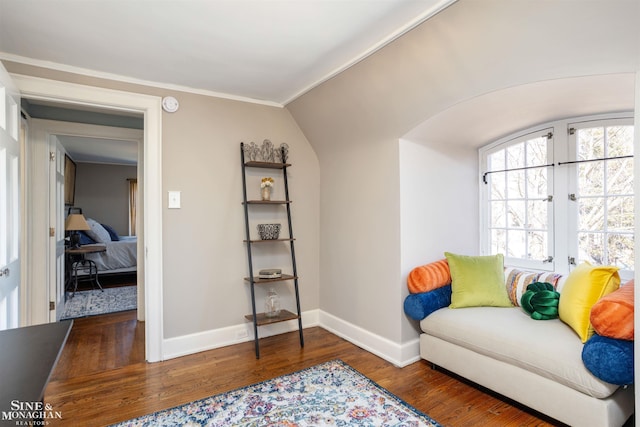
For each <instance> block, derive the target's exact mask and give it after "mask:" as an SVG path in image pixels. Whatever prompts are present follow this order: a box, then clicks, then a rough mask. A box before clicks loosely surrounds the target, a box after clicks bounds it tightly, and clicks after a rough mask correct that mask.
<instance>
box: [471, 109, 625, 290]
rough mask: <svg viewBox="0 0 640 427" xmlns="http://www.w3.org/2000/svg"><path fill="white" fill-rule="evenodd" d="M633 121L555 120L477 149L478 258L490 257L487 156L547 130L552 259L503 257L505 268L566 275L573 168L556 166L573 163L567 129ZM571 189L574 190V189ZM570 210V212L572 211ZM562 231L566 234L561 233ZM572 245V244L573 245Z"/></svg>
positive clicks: (572, 253)
mask: <svg viewBox="0 0 640 427" xmlns="http://www.w3.org/2000/svg"><path fill="white" fill-rule="evenodd" d="M633 117H634V116H633V112H622V113H614V114H602V115H594V116H584V117H571V118H568V119H562V120H555V121H552V122H547V123H543V124H540V125H537V126H534V127H531V128H528V129H525V130H522V131H519V132H515V133H513V134H511V135H508V136H506V137H504V138H501V139H499V140H497V141H495V142H492V143H490V144H487V145H485V146H483V147H480V148H479V149H478V163H479V178H478V182H479V184H478V187H479V189H478V191H479V197H478V199H479V202H480V209H479V211H480V217H479V221H480V253H481V254H482V255H490V254H491V252H490V249H491V248H490V244H489V243H490V242H489V219H490V218H489V205H488V202H489V191H490V188H489V186H488V185H486V184H485V183H484V182H483V180H482V178H483V175H484V173H485V172H487V158H488V156H489V155H490V154H491V153H494V152H496V151H499V150H502V149H504V148H506V147H507V146H508V145H511V144H516V143H519V142H521V141H523V140H525V139H529V138H527V137H532V136H534V134H535V133H540V134H542V133H543V132H546V131H547V130H548V129H551V132H553V143H552V144H551V152H549V153H548V156H547V157H548V159H549V164H551V163H553V164H554V165H555V166H554V167H550V168H549V170H550V172H549V174H548V177H549V195H551V196H553V202H552V205H553V206H550V211H551V212H553V220H552V222H550V225H549V242H550V250H551V252H550V255H551V256H552V257H553V260H552V261H551V262H544V263H543V262H541V261H533V260H525V259H518V258H506V257H505V265H507V266H511V267H517V268H523V269H527V270H539V271H556V272H559V273H564V274H567V273H569V272H570V270H571V269H572V268H573V267H574V266H573V265H571V264H570V258H571V257H573V258H576V259H577V239H576V238H575V237H572V236H576V230H577V216H575V215H574V213H575V208H573V207H572V206H570V205H569V198H568V195H569V194H571V193H575V191H572V188H571V186H572V185H575V184H576V183H575V178H574V179H573V182H571V179H570V170H571V169H574V170H575V168H570V167H567V166H564V165H561V166H558V163H563V162H569V161H573V160H576V154H575V143H574V144H573V146H572V145H571V142H570V135H569V129H570V128H571V127H589V126H584V125H585V124H589V123H591V124H593V125H594V126H601V125H602V123H604V122H607V123H606V124H608V125H610V124H613V123H615V122H619V123H620V124H631V125H633V124H634V123H633ZM551 169H553V171H551ZM573 188H574V189H575V187H573ZM572 209H574V210H573V211H572ZM563 230H566V231H564V232H563ZM574 242H575V244H573V243H574ZM631 274H632V273H631ZM627 275H628V272H621V276H622V278H623V279H625V278H626V276H627ZM631 277H632V276H631Z"/></svg>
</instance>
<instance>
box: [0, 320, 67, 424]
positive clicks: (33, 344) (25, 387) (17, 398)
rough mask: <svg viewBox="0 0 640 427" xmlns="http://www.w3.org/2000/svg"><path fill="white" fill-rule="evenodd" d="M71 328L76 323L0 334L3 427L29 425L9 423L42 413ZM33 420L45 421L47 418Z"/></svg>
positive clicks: (1, 419) (40, 326)
mask: <svg viewBox="0 0 640 427" xmlns="http://www.w3.org/2000/svg"><path fill="white" fill-rule="evenodd" d="M72 325H73V320H63V321H61V322H55V323H46V324H43V325H36V326H26V327H23V328H15V329H7V330H5V331H0V425H2V426H4V425H7V426H8V425H12V426H15V425H26V424H19V422H20V421H18V423H16V419H13V420H9V419H7V418H8V415H9V414H12V415H13V414H15V415H20V414H18V412H21V411H25V410H26V411H27V412H30V413H32V414H33V413H38V412H42V411H41V410H38V409H39V405H38V404H42V403H43V402H44V390H45V388H46V387H47V383H48V382H49V377H50V376H51V373H52V372H53V369H54V368H55V366H56V363H57V362H58V358H59V357H60V354H61V353H62V348H63V347H64V343H65V342H66V341H67V337H68V336H69V332H70V331H71V327H72ZM51 411H55V408H51ZM33 418H35V419H39V418H45V421H46V416H37V415H36V416H35V417H33ZM29 419H31V417H29ZM19 420H23V418H19ZM36 425H37V424H36Z"/></svg>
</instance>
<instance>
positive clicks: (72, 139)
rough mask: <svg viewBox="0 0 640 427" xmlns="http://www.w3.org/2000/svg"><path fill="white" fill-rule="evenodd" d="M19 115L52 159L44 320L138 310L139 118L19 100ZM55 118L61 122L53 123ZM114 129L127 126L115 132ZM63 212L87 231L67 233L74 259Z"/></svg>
mask: <svg viewBox="0 0 640 427" xmlns="http://www.w3.org/2000/svg"><path fill="white" fill-rule="evenodd" d="M23 109H24V110H25V111H27V112H28V113H30V116H31V124H32V126H31V127H32V128H33V129H34V133H35V134H37V135H39V137H40V138H42V137H44V138H47V139H48V140H49V146H50V152H51V153H56V154H55V156H54V157H55V158H54V159H53V160H52V163H53V164H55V167H51V168H50V172H49V182H50V186H49V194H50V195H52V197H50V204H49V206H50V210H51V211H50V222H51V224H56V227H55V233H54V234H55V236H56V238H55V239H53V240H55V242H51V252H52V253H53V251H54V249H55V254H56V256H55V261H54V262H52V263H51V266H52V271H51V273H50V277H51V279H50V282H51V290H50V296H52V297H53V300H54V302H55V303H54V304H52V308H53V309H54V310H52V311H51V313H50V317H51V320H54V319H55V320H63V319H73V318H79V317H86V316H92V315H98V314H107V313H112V312H116V311H125V310H131V309H134V308H137V307H138V306H140V307H143V306H144V299H143V296H144V274H143V271H144V270H143V266H141V267H140V270H141V274H140V277H139V280H137V274H136V273H137V271H138V263H137V259H138V258H139V256H138V254H139V253H142V250H141V248H142V244H143V243H144V242H143V240H142V239H141V240H140V243H141V245H138V237H140V236H139V233H137V232H136V230H142V229H143V228H144V227H143V226H144V224H143V222H142V216H139V215H137V212H138V211H142V209H141V208H142V206H138V205H139V202H141V201H142V200H143V191H144V190H143V189H144V185H143V178H142V177H141V176H139V170H140V169H139V168H138V162H139V159H141V158H143V141H144V135H143V125H144V122H143V119H142V117H139V115H138V117H136V116H133V115H131V116H130V115H126V116H118V115H113V113H111V112H109V113H108V114H106V113H101V112H98V111H97V110H95V109H92V111H91V115H90V116H89V117H85V116H84V114H85V112H86V110H70V109H69V108H68V107H67V106H62V107H60V106H58V105H54V104H50V103H47V104H46V105H42V104H39V103H37V101H36V102H34V103H32V102H29V101H26V102H24V101H23ZM94 110H95V111H94ZM60 115H62V116H63V117H64V118H65V120H64V121H59V120H56V119H57V117H59V116H60ZM122 117H124V118H125V119H127V120H121V118H122ZM45 118H48V119H45ZM70 119H77V120H84V121H87V122H100V123H108V124H113V125H114V126H105V125H95V124H91V123H80V122H72V121H71V120H70ZM122 123H124V124H125V125H128V126H129V127H117V126H118V125H122ZM138 182H139V183H140V185H138ZM69 212H72V213H73V214H75V215H78V214H80V215H82V218H83V219H84V225H86V226H88V225H89V224H91V225H92V230H86V231H84V230H83V231H76V232H74V233H77V234H78V236H80V239H79V240H80V241H79V243H80V244H81V245H82V246H81V248H79V251H80V252H81V253H75V252H74V251H73V250H71V248H70V246H69V243H70V242H69V241H68V240H69V237H66V240H67V241H65V236H68V235H69V233H68V232H66V230H65V226H66V222H65V220H66V218H67V214H68V213H69ZM72 218H78V217H77V216H74V217H72ZM98 228H99V229H98ZM94 229H95V230H94ZM54 245H55V248H54ZM98 249H101V250H98ZM89 251H91V252H89ZM76 252H78V250H76ZM140 259H142V258H141V257H140ZM89 266H90V267H91V268H87V267H89ZM53 269H55V271H53ZM89 273H91V274H89ZM138 286H139V289H140V292H138V291H137V290H138ZM137 296H140V299H139V300H138V298H137ZM141 314H142V312H141ZM138 320H144V316H142V315H141V316H139V317H138Z"/></svg>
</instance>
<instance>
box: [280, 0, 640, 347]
mask: <svg viewBox="0 0 640 427" xmlns="http://www.w3.org/2000/svg"><path fill="white" fill-rule="evenodd" d="M578 3H579V5H578ZM639 11H640V9H639V5H638V3H637V2H635V1H615V2H570V1H564V2H562V1H560V2H535V1H529V2H522V1H519V2H513V1H504V0H483V1H475V0H460V1H458V2H456V3H454V4H453V5H452V6H450V7H449V8H447V9H446V10H444V11H443V12H441V13H439V14H438V15H436V16H435V17H433V18H432V19H430V20H428V21H427V22H425V23H424V24H422V25H421V26H419V27H417V28H415V29H414V30H412V31H411V32H409V33H407V34H405V35H404V36H402V37H401V38H399V39H397V40H396V41H394V42H393V43H391V44H390V45H388V46H386V47H385V48H383V49H381V50H380V51H378V52H376V53H375V54H373V55H371V56H370V57H368V58H367V59H365V60H363V61H362V62H360V63H358V64H357V65H355V66H353V67H352V68H350V69H348V70H346V71H345V72H343V73H341V74H339V75H337V76H336V77H334V78H333V79H331V80H329V81H327V82H325V83H324V84H322V85H321V86H319V87H317V88H315V89H313V90H311V91H310V92H308V93H307V94H305V95H303V96H302V97H300V98H298V99H297V100H295V101H293V102H291V103H290V104H288V105H287V108H288V109H289V110H290V111H291V113H292V115H293V116H294V118H295V120H296V121H297V122H298V124H299V125H300V127H301V128H302V130H303V132H304V133H305V135H306V136H307V138H308V140H309V142H310V143H311V145H312V146H313V148H314V149H315V151H316V153H317V154H318V159H319V161H320V169H321V171H322V180H321V190H320V197H321V201H322V203H321V211H320V223H321V226H320V228H321V230H322V231H323V239H322V241H321V247H320V253H321V258H320V259H321V271H322V293H321V300H320V308H321V309H322V310H323V311H326V312H329V313H332V314H333V315H334V316H337V317H338V318H341V319H345V320H348V321H349V322H352V323H354V324H355V325H357V326H358V327H361V328H364V329H366V330H367V331H370V332H372V333H375V334H378V335H380V336H382V337H384V338H387V339H389V340H391V341H392V342H394V343H398V344H400V345H402V344H405V343H407V342H408V341H409V340H411V339H415V338H416V335H415V333H414V332H411V331H413V330H414V327H413V326H412V325H411V324H410V323H409V322H408V321H407V319H406V317H405V316H404V314H403V313H402V299H403V297H404V295H405V293H406V285H405V282H404V277H406V273H407V271H406V269H407V268H408V267H407V264H408V263H406V264H405V263H402V262H401V255H400V254H401V253H402V252H401V251H402V248H403V247H415V246H417V245H415V244H413V245H411V244H408V245H403V239H414V240H419V241H422V242H424V245H425V253H429V254H432V253H437V252H439V251H441V250H442V249H444V248H449V247H461V248H464V247H469V244H471V246H473V247H475V248H476V249H475V250H476V251H477V248H478V236H477V234H476V235H469V233H468V231H469V229H468V228H467V227H463V228H455V227H452V226H451V225H450V224H449V223H446V222H443V223H440V224H438V225H439V226H441V227H444V229H445V230H449V231H450V233H449V235H448V236H449V240H448V241H447V242H442V241H438V242H434V241H433V240H432V238H431V236H430V235H429V234H428V233H416V234H414V235H411V233H405V234H402V233H401V228H400V224H401V218H402V213H401V207H400V203H399V202H400V193H401V192H402V191H401V190H402V189H401V188H400V179H399V177H400V176H401V169H402V168H403V164H402V159H401V158H400V155H399V141H400V139H401V138H403V137H404V136H405V135H406V134H407V133H409V132H410V131H411V130H412V129H414V128H415V127H416V126H418V125H419V124H420V123H422V122H423V121H425V120H428V119H429V118H431V117H434V116H436V115H438V113H441V112H443V111H445V110H447V109H448V108H450V107H451V106H454V105H456V104H458V103H461V102H464V101H466V100H470V99H473V98H474V97H479V96H482V95H484V94H489V93H492V92H493V91H496V90H499V89H503V88H507V87H513V86H518V85H522V84H527V83H531V82H536V81H543V80H550V79H557V78H563V77H575V76H582V75H596V74H607V73H617V72H635V70H637V69H638V68H639V65H638V64H639V59H640V58H638V39H639V34H638V26H637V18H638V12H639ZM585 29H588V31H587V30H585ZM499 119H500V118H499V117H497V118H495V120H496V121H498V120H499ZM532 124H533V123H532ZM464 125H465V117H460V118H459V120H458V122H457V126H464ZM439 136H440V137H442V135H439ZM417 142H419V143H421V144H425V145H426V146H427V147H430V149H432V150H433V149H434V146H433V143H434V141H432V140H431V139H430V136H429V135H420V141H417ZM450 143H451V144H452V145H458V146H461V147H465V146H466V147H467V149H469V147H477V146H478V145H479V144H480V143H481V142H480V141H454V140H451V141H450ZM438 144H444V145H446V144H448V141H447V140H446V139H444V140H442V139H439V140H438ZM438 151H442V150H441V149H436V150H435V151H434V154H433V158H434V159H436V158H437V155H440V154H438ZM444 151H445V153H446V152H447V151H448V150H444ZM424 155H425V156H429V153H428V150H425V153H424ZM464 156H465V158H466V159H467V160H465V161H463V162H458V163H459V167H461V168H463V170H462V171H461V173H463V174H465V176H467V175H468V174H471V175H473V174H474V173H475V171H476V169H477V164H475V162H474V163H472V162H471V161H469V157H468V152H467V154H465V155H464ZM454 163H456V162H452V164H454ZM428 164H429V162H428V161H425V165H428ZM452 173H455V171H452ZM469 185H471V186H472V188H471V189H467V190H465V191H464V192H463V194H464V195H467V194H472V196H471V197H472V198H473V199H476V198H477V184H471V183H470V184H469ZM442 186H444V187H445V188H448V189H450V190H451V191H458V190H459V188H458V187H455V186H450V184H449V181H448V180H447V177H446V176H440V178H439V179H434V180H430V181H425V182H424V185H423V186H422V187H420V188H421V189H422V191H421V192H420V193H418V194H415V197H422V198H425V199H428V200H432V203H433V206H434V208H435V207H439V206H440V204H439V201H440V200H439V199H438V195H439V194H440V193H441V192H442ZM414 187H415V186H414ZM464 200H468V199H464ZM457 207H458V205H457V204H456V205H454V206H450V208H452V209H456V208H457ZM462 207H463V209H466V208H468V204H463V205H462ZM441 220H442V219H441ZM405 256H407V257H410V258H413V259H416V258H417V256H416V254H415V253H414V254H407V253H402V257H405ZM338 294H339V295H343V296H344V298H341V299H336V298H333V297H332V296H333V295H338Z"/></svg>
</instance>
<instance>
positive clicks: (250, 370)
mask: <svg viewBox="0 0 640 427" xmlns="http://www.w3.org/2000/svg"><path fill="white" fill-rule="evenodd" d="M304 334H305V347H304V348H300V345H299V336H298V332H297V331H295V332H291V333H286V334H282V335H277V336H273V337H268V338H262V339H261V340H260V353H261V358H260V359H256V358H255V353H254V346H253V341H250V342H246V343H241V344H236V345H232V346H228V347H223V348H219V349H215V350H209V351H205V352H201V353H197V354H193V355H189V356H183V357H179V358H176V359H171V360H167V361H163V362H158V363H146V362H145V361H144V324H143V323H141V322H137V321H136V317H135V311H130V312H124V313H115V314H109V315H104V316H95V317H91V318H86V319H77V320H76V321H75V323H74V326H73V329H72V331H71V334H70V335H69V339H68V340H67V344H66V346H65V348H64V350H63V354H62V356H61V359H60V361H59V363H58V366H57V368H56V370H55V371H54V374H53V376H52V378H51V381H50V382H49V386H48V387H47V389H46V393H45V402H46V403H49V404H51V405H52V408H53V409H54V410H56V411H61V412H62V416H63V420H62V421H59V420H51V421H50V424H49V426H67V425H82V426H88V427H89V426H104V425H108V424H111V423H116V422H119V421H125V420H128V419H130V418H133V417H137V416H141V415H145V414H148V413H151V412H154V411H159V410H162V409H166V408H170V407H173V406H176V405H181V404H184V403H188V402H191V401H193V400H197V399H203V398H205V397H208V396H211V395H214V394H218V393H223V392H226V391H229V390H233V389H236V388H238V387H244V386H247V385H250V384H253V383H256V382H258V381H264V380H267V379H270V378H273V377H276V376H279V375H284V374H287V373H291V372H294V371H297V370H300V369H304V368H308V367H310V366H313V365H316V364H318V363H322V362H326V361H328V360H333V359H341V360H343V361H344V362H345V363H348V364H349V365H350V366H352V367H353V368H355V369H357V370H358V371H360V372H361V373H363V374H364V375H366V376H367V377H369V378H371V379H372V380H374V381H376V382H377V383H378V384H380V385H381V386H382V387H385V388H386V389H387V390H389V391H390V392H392V393H394V394H395V395H397V396H399V397H400V398H402V399H403V400H405V401H406V402H407V403H409V404H410V405H413V406H414V407H416V408H418V409H420V410H421V411H423V412H425V413H427V414H428V415H429V416H431V417H432V418H434V419H435V420H437V421H438V422H440V423H441V424H443V425H444V426H476V425H483V426H484V425H492V426H514V427H515V426H541V427H544V426H554V425H556V426H557V425H560V424H558V423H557V422H554V421H553V420H550V419H548V418H545V417H544V416H543V415H541V414H538V413H535V412H532V411H530V410H528V409H526V408H523V407H521V406H520V405H518V404H516V403H514V402H512V401H509V400H506V399H504V398H500V397H498V396H496V395H494V394H492V393H490V392H487V391H485V390H483V389H481V388H479V387H477V386H473V385H472V384H470V383H468V382H467V381H466V380H463V379H461V378H458V377H456V376H454V375H452V374H449V373H447V372H443V371H441V370H434V369H432V368H431V367H430V365H429V363H428V362H426V361H424V360H420V361H418V362H415V363H413V364H411V365H409V366H406V367H404V368H398V367H396V366H394V365H392V364H391V363H389V362H387V361H385V360H383V359H381V358H379V357H377V356H375V355H373V354H371V353H369V352H367V351H365V350H363V349H361V348H359V347H357V346H355V345H353V344H351V343H349V342H348V341H346V340H344V339H342V338H340V337H338V336H336V335H334V334H332V333H330V332H328V331H326V330H324V329H322V328H319V327H315V328H308V329H305V331H304ZM631 425H632V424H631Z"/></svg>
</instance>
